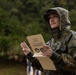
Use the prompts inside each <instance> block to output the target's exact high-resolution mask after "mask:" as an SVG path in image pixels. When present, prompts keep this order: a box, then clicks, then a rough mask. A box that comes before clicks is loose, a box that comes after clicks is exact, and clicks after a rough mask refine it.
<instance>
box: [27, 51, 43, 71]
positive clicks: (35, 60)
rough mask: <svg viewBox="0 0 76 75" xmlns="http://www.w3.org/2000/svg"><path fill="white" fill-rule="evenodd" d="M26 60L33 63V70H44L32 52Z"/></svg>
mask: <svg viewBox="0 0 76 75" xmlns="http://www.w3.org/2000/svg"><path fill="white" fill-rule="evenodd" d="M26 58H27V59H28V60H29V61H30V62H31V65H32V66H33V68H35V69H38V70H41V71H43V68H42V66H41V64H40V62H39V61H38V59H37V58H36V57H33V54H32V53H31V52H30V53H29V54H28V55H27V56H26Z"/></svg>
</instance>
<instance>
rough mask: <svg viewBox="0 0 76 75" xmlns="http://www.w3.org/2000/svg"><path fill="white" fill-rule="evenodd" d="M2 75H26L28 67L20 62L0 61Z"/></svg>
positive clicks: (0, 73)
mask: <svg viewBox="0 0 76 75" xmlns="http://www.w3.org/2000/svg"><path fill="white" fill-rule="evenodd" d="M0 75H26V65H25V64H23V63H20V62H14V61H11V62H10V61H1V60H0Z"/></svg>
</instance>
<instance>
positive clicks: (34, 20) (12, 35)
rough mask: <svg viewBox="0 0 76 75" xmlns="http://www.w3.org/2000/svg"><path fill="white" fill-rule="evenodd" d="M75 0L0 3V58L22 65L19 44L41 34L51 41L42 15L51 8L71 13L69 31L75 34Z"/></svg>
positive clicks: (35, 0) (20, 0) (16, 0)
mask: <svg viewBox="0 0 76 75" xmlns="http://www.w3.org/2000/svg"><path fill="white" fill-rule="evenodd" d="M75 3H76V0H70V1H69V0H0V57H1V58H3V59H8V60H11V59H15V60H17V61H20V62H21V61H23V58H24V56H23V53H22V51H21V48H20V43H21V42H22V41H25V42H26V43H28V42H27V40H26V36H28V35H33V34H38V33H41V34H42V35H43V37H44V39H45V41H48V40H49V39H50V37H51V35H50V30H49V26H48V24H47V23H46V22H45V20H44V18H43V15H44V13H45V12H46V10H47V9H49V8H51V7H63V8H66V9H68V10H69V11H70V20H71V24H72V29H73V30H76V4H75Z"/></svg>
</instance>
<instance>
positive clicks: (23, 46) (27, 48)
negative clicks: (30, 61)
mask: <svg viewBox="0 0 76 75" xmlns="http://www.w3.org/2000/svg"><path fill="white" fill-rule="evenodd" d="M20 46H21V48H22V51H23V52H24V54H25V55H27V54H29V53H30V52H31V50H30V48H29V47H28V45H27V44H26V43H25V42H22V43H21V44H20Z"/></svg>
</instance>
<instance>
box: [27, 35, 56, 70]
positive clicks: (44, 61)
mask: <svg viewBox="0 0 76 75" xmlns="http://www.w3.org/2000/svg"><path fill="white" fill-rule="evenodd" d="M26 38H27V40H28V42H29V44H30V46H31V48H32V50H33V52H34V56H33V57H36V58H37V59H38V60H39V62H40V64H41V65H42V67H43V69H44V70H56V67H55V65H54V63H53V61H52V60H51V59H50V58H49V57H46V56H43V55H42V52H41V50H42V46H44V45H46V44H45V41H44V39H43V36H42V35H41V34H36V35H31V36H27V37H26Z"/></svg>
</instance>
